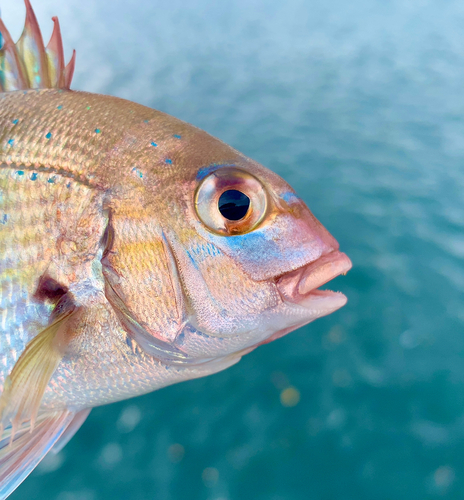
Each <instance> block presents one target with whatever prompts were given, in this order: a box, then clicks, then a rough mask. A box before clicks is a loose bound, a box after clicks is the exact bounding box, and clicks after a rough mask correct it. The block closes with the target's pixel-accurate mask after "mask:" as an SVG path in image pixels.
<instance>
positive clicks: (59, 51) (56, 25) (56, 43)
mask: <svg viewBox="0 0 464 500" xmlns="http://www.w3.org/2000/svg"><path fill="white" fill-rule="evenodd" d="M52 21H53V33H52V36H51V37H50V41H49V42H48V45H47V48H46V49H45V51H46V53H47V56H48V73H49V76H50V83H51V85H52V86H54V87H55V86H56V87H59V88H63V87H64V86H65V85H66V84H65V78H64V53H63V41H62V39H61V29H60V22H59V21H58V18H57V17H56V16H54V17H52ZM70 83H71V82H70ZM68 87H69V85H68Z"/></svg>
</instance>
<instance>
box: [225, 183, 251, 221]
mask: <svg viewBox="0 0 464 500" xmlns="http://www.w3.org/2000/svg"><path fill="white" fill-rule="evenodd" d="M249 207H250V198H248V196H247V195H246V194H245V193H242V192H241V191H237V190H236V189H228V190H227V191H224V192H223V193H222V194H221V196H220V197H219V201H218V208H219V212H221V214H222V216H223V217H224V218H225V219H229V220H240V219H243V218H244V217H245V215H246V213H247V212H248V208H249Z"/></svg>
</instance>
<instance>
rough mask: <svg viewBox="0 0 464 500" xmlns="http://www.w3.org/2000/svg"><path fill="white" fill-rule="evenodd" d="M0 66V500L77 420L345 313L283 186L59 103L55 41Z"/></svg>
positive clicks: (143, 113)
mask: <svg viewBox="0 0 464 500" xmlns="http://www.w3.org/2000/svg"><path fill="white" fill-rule="evenodd" d="M26 8H27V18H26V27H25V31H24V34H23V35H22V37H21V39H20V41H19V42H18V44H16V46H15V45H14V44H13V42H12V40H11V37H10V36H9V34H8V32H7V30H6V28H5V27H4V26H3V24H2V23H1V22H0V31H1V33H2V35H3V37H4V39H5V43H4V47H3V49H2V52H1V53H0V62H1V68H2V71H1V72H0V77H1V84H2V90H3V93H2V94H0V123H1V130H2V134H1V136H0V314H1V316H0V361H1V364H0V389H1V390H2V395H1V397H0V422H1V426H2V429H3V435H2V441H1V443H0V498H5V497H6V496H8V495H9V493H11V491H13V490H14V488H15V487H16V486H18V484H20V482H21V481H22V480H23V479H24V478H25V477H26V476H27V475H28V474H29V473H30V472H31V470H33V468H34V467H35V466H36V465H37V463H38V462H39V461H40V460H41V459H42V458H43V456H44V455H45V454H46V453H47V452H48V451H49V450H50V449H51V448H52V447H54V449H55V450H57V449H59V448H60V447H62V446H63V445H64V443H65V442H67V440H69V438H70V437H72V435H73V434H74V433H75V432H76V431H77V429H78V428H79V426H80V425H81V424H82V422H83V421H84V420H85V418H86V416H87V415H88V413H89V411H90V409H91V408H92V407H94V406H97V405H102V404H106V403H110V402H113V401H118V400H122V399H125V398H129V397H133V396H136V395H139V394H144V393H147V392H150V391H153V390H156V389H158V388H161V387H164V386H167V385H169V384H173V383H176V382H180V381H182V380H188V379H192V378H196V377H201V376H205V375H209V374H212V373H215V372H217V371H220V370H223V369H225V368H227V367H229V366H231V365H232V364H234V363H236V362H237V361H239V360H240V358H241V356H243V355H244V354H246V353H248V352H250V351H251V350H253V349H254V348H256V347H257V346H258V345H260V344H263V343H266V342H269V341H271V340H274V339H276V338H279V337H281V336H283V335H285V334H286V333H288V332H290V331H293V330H295V329H296V328H299V327H300V326H302V325H305V324H307V323H309V322H310V321H313V320H314V319H317V318H319V317H321V316H324V315H327V314H330V313H331V312H333V311H335V310H337V309H338V308H340V307H341V306H343V305H344V304H345V303H346V298H345V296H344V295H343V294H341V293H335V292H331V291H328V290H324V291H321V290H318V287H320V286H321V285H323V284H325V283H326V282H327V281H329V280H331V279H332V278H334V277H336V276H337V275H339V274H341V273H345V272H346V271H348V270H349V269H350V267H351V263H350V261H349V259H348V257H346V255H345V254H343V253H341V252H339V250H338V243H337V242H336V240H335V239H334V238H333V237H332V236H331V235H330V234H329V233H328V232H327V231H326V230H325V228H324V227H323V226H322V225H321V224H320V223H319V222H318V221H317V220H316V219H315V218H314V216H313V215H312V214H311V212H310V211H309V209H308V208H307V207H306V205H305V204H304V203H303V202H302V201H301V200H300V199H299V198H298V197H297V196H296V194H295V193H294V191H293V190H292V189H291V188H290V186H288V184H287V183H285V182H284V181H283V180H282V179H281V178H280V177H279V176H277V175H276V174H274V173H272V172H271V171H269V170H268V169H266V168H265V167H263V166H261V165H259V164H258V163H256V162H255V161H253V160H251V159H249V158H247V157H245V156H243V155H242V154H240V153H239V152H237V151H236V150H234V149H232V148H231V147H230V146H228V145H226V144H224V143H223V142H221V141H219V140H217V139H215V138H213V137H211V136H210V135H208V134H207V133H205V132H203V131H201V130H199V129H197V128H196V127H193V126H192V125H189V124H186V123H184V122H182V121H180V120H177V119H176V118H173V117H171V116H168V115H166V114H164V113H161V112H159V111H155V110H152V109H149V108H146V107H144V106H141V105H138V104H135V103H132V102H129V101H124V100H121V99H117V98H114V97H109V96H102V95H95V94H88V93H83V92H74V91H71V90H69V85H70V82H71V78H72V72H73V65H74V59H73V60H72V62H71V63H70V65H68V66H67V67H65V65H64V60H63V51H62V46H61V38H60V34H59V27H58V24H57V21H56V20H55V22H56V26H55V31H54V33H53V35H52V39H51V42H50V44H49V45H48V47H47V48H45V47H44V45H43V42H42V38H41V35H40V31H39V29H38V26H37V22H36V20H35V16H34V14H33V12H32V9H31V7H30V5H29V3H28V1H26Z"/></svg>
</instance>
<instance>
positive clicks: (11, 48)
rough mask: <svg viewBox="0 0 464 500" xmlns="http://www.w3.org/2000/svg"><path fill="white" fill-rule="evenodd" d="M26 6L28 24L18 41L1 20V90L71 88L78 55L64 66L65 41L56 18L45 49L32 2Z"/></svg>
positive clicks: (26, 3)
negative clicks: (2, 41) (2, 39)
mask: <svg viewBox="0 0 464 500" xmlns="http://www.w3.org/2000/svg"><path fill="white" fill-rule="evenodd" d="M24 3H25V5H26V21H25V25H24V30H23V33H22V35H21V37H20V38H19V40H18V42H17V43H16V44H14V42H13V40H12V38H11V35H10V33H9V32H8V30H7V29H6V27H5V25H4V23H3V21H2V20H1V19H0V33H1V35H3V38H4V44H3V47H2V49H1V50H0V91H10V90H25V89H38V88H62V89H69V87H70V85H71V80H72V76H73V73H74V65H75V57H76V53H75V51H73V55H72V57H71V60H70V61H69V63H68V65H67V66H65V63H64V54H63V42H62V38H61V30H60V25H59V22H58V19H57V18H56V17H53V18H52V20H53V22H54V28H53V33H52V36H51V38H50V41H49V43H48V45H47V47H46V48H45V46H44V42H43V38H42V34H41V32H40V28H39V25H38V23H37V18H36V16H35V14H34V11H33V9H32V6H31V4H30V0H24Z"/></svg>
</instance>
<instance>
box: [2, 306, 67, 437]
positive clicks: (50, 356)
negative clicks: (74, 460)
mask: <svg viewBox="0 0 464 500" xmlns="http://www.w3.org/2000/svg"><path fill="white" fill-rule="evenodd" d="M72 313H73V311H70V312H67V313H66V314H63V315H62V316H60V317H59V318H58V319H57V320H56V321H54V322H53V323H52V324H51V325H50V326H48V327H47V328H45V329H44V330H42V331H41V332H40V333H39V334H37V335H36V336H35V337H34V338H33V339H32V340H31V341H30V342H29V343H28V344H27V346H26V348H25V350H24V352H23V353H22V354H21V356H20V357H19V359H18V361H17V362H16V364H15V365H14V367H13V370H12V371H11V373H10V375H9V376H8V377H7V379H6V381H5V386H4V389H3V393H2V395H1V397H0V425H1V428H3V429H5V428H6V427H8V426H9V425H10V424H11V426H12V434H11V436H12V439H13V438H14V434H15V431H16V429H18V428H19V427H20V426H21V425H22V424H23V423H24V422H30V426H31V429H33V428H34V423H35V419H36V416H37V413H38V410H39V407H40V402H41V400H42V397H43V394H44V392H45V389H46V387H47V385H48V382H49V381H50V378H51V376H52V375H53V372H54V371H55V370H56V368H57V366H58V364H59V363H60V361H61V358H62V357H63V354H64V349H65V346H66V338H65V336H66V333H67V327H68V320H69V318H70V317H71V315H72Z"/></svg>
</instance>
